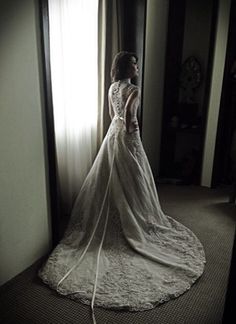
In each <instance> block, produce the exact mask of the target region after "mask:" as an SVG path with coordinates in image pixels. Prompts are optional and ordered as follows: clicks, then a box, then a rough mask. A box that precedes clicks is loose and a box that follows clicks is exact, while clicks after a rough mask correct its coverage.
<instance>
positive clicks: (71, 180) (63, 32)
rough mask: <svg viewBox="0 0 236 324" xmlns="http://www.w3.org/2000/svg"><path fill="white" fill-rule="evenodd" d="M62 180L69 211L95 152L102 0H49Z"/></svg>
mask: <svg viewBox="0 0 236 324" xmlns="http://www.w3.org/2000/svg"><path fill="white" fill-rule="evenodd" d="M48 4H49V35H50V63H51V78H52V95H53V109H54V124H55V137H56V149H57V160H58V169H59V178H60V186H61V188H60V189H61V195H62V198H63V202H64V204H65V205H67V209H68V211H69V210H70V208H71V206H72V203H73V200H74V199H75V197H76V195H77V193H78V192H79V189H80V187H81V185H82V183H83V180H84V179H85V176H86V175H87V173H88V171H89V169H90V167H91V165H92V162H93V159H94V156H95V154H96V151H97V117H98V71H97V69H98V66H97V63H98V45H97V44H98V0H79V1H78V0H70V1H68V0H49V1H48Z"/></svg>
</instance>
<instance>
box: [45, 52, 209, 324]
mask: <svg viewBox="0 0 236 324" xmlns="http://www.w3.org/2000/svg"><path fill="white" fill-rule="evenodd" d="M137 75H138V66H137V56H136V55H135V54H134V53H129V52H119V53H118V54H117V55H116V56H115V58H114V60H113V64H112V68H111V77H112V84H111V86H110V88H109V93H108V101H109V113H110V116H111V124H110V127H109V129H108V132H107V134H106V136H105V138H104V140H103V143H102V145H101V147H100V150H99V152H98V154H97V157H96V159H95V161H94V163H93V166H92V168H91V170H90V172H89V174H88V175H87V177H86V179H85V181H84V184H83V186H82V188H81V191H80V193H79V194H78V196H77V199H76V201H75V203H74V206H73V209H72V213H71V218H70V221H69V225H68V227H67V230H66V232H65V234H64V237H63V239H62V240H61V241H60V243H59V244H58V245H57V247H56V248H55V249H54V250H53V252H52V253H51V255H50V256H49V258H48V260H47V261H46V263H45V264H44V265H43V267H42V268H41V269H40V271H39V276H40V277H41V279H42V280H43V281H44V282H45V283H47V284H48V285H49V286H50V287H51V288H53V289H55V290H57V292H58V293H60V294H63V295H66V296H68V297H70V298H72V299H74V300H78V301H80V302H82V303H85V304H88V305H91V309H92V316H93V323H96V321H95V316H94V306H100V307H104V308H112V309H126V310H130V311H142V310H147V309H151V308H153V307H155V306H156V305H158V304H160V303H163V302H165V301H168V300H169V299H171V298H175V297H178V296H179V295H181V294H183V293H184V292H185V291H187V290H188V289H189V288H190V287H191V285H192V284H193V283H194V282H195V281H196V280H197V279H198V278H199V277H200V276H201V275H202V273H203V270H204V264H205V253H204V249H203V246H202V244H201V242H200V241H199V240H198V238H197V237H196V236H195V235H194V233H193V232H192V231H191V230H190V229H188V228H187V227H185V226H184V225H182V224H181V223H179V222H177V221H176V220H175V219H173V218H172V217H170V216H168V215H165V214H164V213H163V211H162V209H161V206H160V203H159V199H158V194H157V190H156V186H155V183H154V179H153V175H152V172H151V168H150V166H149V162H148V159H147V157H146V154H145V152H144V149H143V146H142V142H141V139H140V133H139V126H138V121H137V109H138V106H139V101H140V90H139V88H138V87H137V86H136V85H134V84H132V83H131V79H133V78H134V77H136V76H137Z"/></svg>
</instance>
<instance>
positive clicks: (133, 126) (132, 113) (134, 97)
mask: <svg viewBox="0 0 236 324" xmlns="http://www.w3.org/2000/svg"><path fill="white" fill-rule="evenodd" d="M139 98H140V91H139V89H135V90H134V91H133V92H132V93H131V94H130V96H129V98H128V99H127V103H126V106H125V111H126V115H125V124H126V131H127V133H132V132H134V131H135V130H137V129H138V121H137V116H136V115H137V109H138V106H139Z"/></svg>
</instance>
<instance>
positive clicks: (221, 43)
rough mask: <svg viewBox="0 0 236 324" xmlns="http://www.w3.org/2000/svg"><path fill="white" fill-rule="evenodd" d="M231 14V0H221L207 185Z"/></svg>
mask: <svg viewBox="0 0 236 324" xmlns="http://www.w3.org/2000/svg"><path fill="white" fill-rule="evenodd" d="M229 15H230V0H220V1H219V12H218V18H217V29H216V42H215V48H214V59H213V60H214V61H213V71H212V82H211V89H210V98H209V108H208V116H207V125H206V135H205V143H204V152H203V166H202V176H201V185H203V186H206V187H210V186H211V179H212V170H213V162H214V153H215V145H216V133H217V125H218V117H219V108H220V98H221V90H222V82H223V75H224V65H225V55H226V46H227V37H228V27H229Z"/></svg>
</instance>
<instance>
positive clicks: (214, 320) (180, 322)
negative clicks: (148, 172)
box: [0, 185, 236, 324]
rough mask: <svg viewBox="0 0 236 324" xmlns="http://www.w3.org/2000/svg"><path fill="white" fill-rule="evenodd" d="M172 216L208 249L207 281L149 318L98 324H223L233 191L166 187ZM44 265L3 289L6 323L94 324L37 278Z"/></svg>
mask: <svg viewBox="0 0 236 324" xmlns="http://www.w3.org/2000/svg"><path fill="white" fill-rule="evenodd" d="M158 192H159V196H160V201H161V205H162V208H163V210H164V211H165V213H166V214H168V215H170V216H172V217H173V218H175V219H177V220H178V221H180V222H182V223H183V224H184V225H186V226H188V227H189V228H190V229H191V230H193V232H194V233H195V234H196V235H197V236H198V238H199V239H200V240H201V242H202V243H203V245H204V247H205V252H206V258H207V263H206V268H205V272H204V274H203V276H202V277H201V278H200V279H199V280H198V281H197V282H196V283H195V284H194V285H193V287H192V288H191V289H190V290H189V291H188V292H186V293H185V294H183V295H182V296H180V297H178V298H176V299H173V300H171V301H169V302H167V303H164V304H162V305H160V306H157V307H156V308H155V309H153V310H148V311H143V312H127V311H111V310H106V309H102V308H95V314H96V319H97V324H126V323H130V324H144V323H145V324H220V323H221V319H222V315H223V310H224V301H225V293H226V287H227V281H228V274H229V267H230V260H231V252H232V245H233V235H234V228H235V217H236V213H235V209H236V206H235V205H232V204H228V192H227V189H224V188H222V189H208V188H201V187H196V186H174V185H161V186H160V187H159V189H158ZM42 261H43V260H39V261H37V262H36V263H35V264H34V265H32V266H31V267H30V268H28V269H26V270H25V271H24V272H22V273H21V274H19V275H18V276H16V277H15V278H13V279H12V280H10V281H9V282H8V283H6V284H5V285H3V286H2V287H1V288H0V309H1V311H0V323H4V324H10V323H11V324H67V323H70V324H90V323H91V317H90V316H91V315H90V307H89V306H86V305H83V304H81V303H78V302H75V301H73V300H70V299H68V298H65V297H62V296H60V295H58V294H57V293H56V292H55V291H53V290H51V289H49V288H48V287H47V286H46V285H44V284H43V283H42V282H41V281H40V279H38V278H37V276H36V272H37V269H38V268H39V266H40V264H41V263H42Z"/></svg>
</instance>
